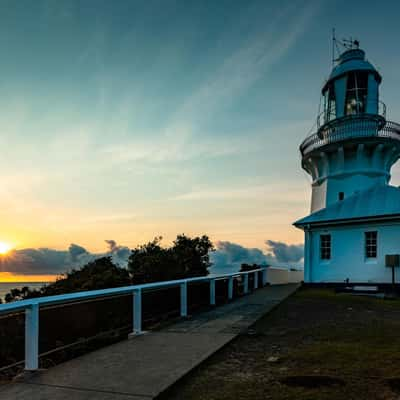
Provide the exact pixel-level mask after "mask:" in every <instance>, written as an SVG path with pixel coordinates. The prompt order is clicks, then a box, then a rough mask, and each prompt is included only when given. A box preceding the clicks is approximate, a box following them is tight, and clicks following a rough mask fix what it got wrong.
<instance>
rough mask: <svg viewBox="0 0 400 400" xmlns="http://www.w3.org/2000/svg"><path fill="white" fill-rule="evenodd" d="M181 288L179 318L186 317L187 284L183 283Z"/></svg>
mask: <svg viewBox="0 0 400 400" xmlns="http://www.w3.org/2000/svg"><path fill="white" fill-rule="evenodd" d="M180 287H181V317H187V282H183V283H181V285H180Z"/></svg>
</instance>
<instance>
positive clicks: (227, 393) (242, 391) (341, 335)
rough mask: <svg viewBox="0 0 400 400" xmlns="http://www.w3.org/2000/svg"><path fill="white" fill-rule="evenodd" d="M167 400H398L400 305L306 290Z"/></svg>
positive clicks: (214, 358) (175, 389)
mask: <svg viewBox="0 0 400 400" xmlns="http://www.w3.org/2000/svg"><path fill="white" fill-rule="evenodd" d="M271 357H276V358H277V360H276V361H275V362H271ZM163 398H165V399H193V400H200V399H210V400H212V399H273V400H281V399H297V400H303V399H317V400H318V399H399V398H400V301H399V300H384V299H377V298H372V297H361V296H352V295H349V294H335V293H334V291H332V290H328V289H302V290H300V291H298V292H297V293H296V294H295V295H293V296H291V297H290V298H289V299H287V300H286V301H285V302H283V303H282V304H281V305H279V307H277V308H276V309H275V310H274V311H273V312H271V313H270V314H268V315H266V316H265V317H263V318H262V319H261V320H259V321H258V322H257V323H256V324H255V325H254V326H253V329H252V330H250V331H249V332H248V334H243V335H241V336H239V337H238V338H237V339H235V340H234V341H233V342H232V343H231V344H230V345H228V346H227V347H225V348H224V349H222V350H221V351H220V352H218V353H217V354H215V355H214V356H212V357H211V358H210V359H209V360H208V361H206V362H205V363H203V364H202V365H201V366H200V367H199V368H197V369H196V370H195V371H193V372H192V373H191V374H189V375H188V376H187V377H185V378H184V379H183V380H182V381H180V382H179V383H178V384H177V385H175V386H174V387H173V388H172V390H170V391H169V392H168V393H166V394H165V395H164V396H163Z"/></svg>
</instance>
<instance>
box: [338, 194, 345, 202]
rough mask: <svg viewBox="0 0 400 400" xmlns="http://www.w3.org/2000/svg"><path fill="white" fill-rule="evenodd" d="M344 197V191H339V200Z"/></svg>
mask: <svg viewBox="0 0 400 400" xmlns="http://www.w3.org/2000/svg"><path fill="white" fill-rule="evenodd" d="M343 199H344V192H339V200H340V201H342V200H343Z"/></svg>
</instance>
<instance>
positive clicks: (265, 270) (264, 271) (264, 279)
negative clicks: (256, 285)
mask: <svg viewBox="0 0 400 400" xmlns="http://www.w3.org/2000/svg"><path fill="white" fill-rule="evenodd" d="M262 284H263V286H265V285H266V284H267V268H263V270H262Z"/></svg>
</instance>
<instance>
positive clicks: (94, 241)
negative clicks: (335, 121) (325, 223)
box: [0, 0, 400, 251]
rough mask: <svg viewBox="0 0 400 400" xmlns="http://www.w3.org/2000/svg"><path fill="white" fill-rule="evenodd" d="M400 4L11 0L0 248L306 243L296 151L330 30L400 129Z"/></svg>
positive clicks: (2, 46) (4, 43) (1, 141)
mask: <svg viewBox="0 0 400 400" xmlns="http://www.w3.org/2000/svg"><path fill="white" fill-rule="evenodd" d="M399 12H400V5H399V3H398V2H395V1H382V2H379V3H378V2H375V1H358V0H356V1H352V2H348V1H329V2H328V1H280V2H276V1H168V0H163V1H118V2H110V1H100V0H97V1H89V0H87V1H62V0H57V1H39V0H38V1H34V2H33V1H21V0H20V1H5V0H1V1H0V51H1V63H0V71H1V74H0V92H1V96H0V129H1V135H0V145H1V148H2V152H1V154H2V155H1V157H0V171H1V175H0V176H1V180H2V185H0V205H1V207H0V219H1V220H2V228H1V231H0V240H3V241H6V242H11V243H12V244H13V245H15V246H17V247H43V246H46V247H54V248H66V247H67V246H68V245H69V244H70V243H79V244H81V245H83V246H85V247H87V248H89V249H90V250H91V251H101V249H103V247H104V239H110V238H112V239H114V240H116V241H117V242H118V243H122V244H123V245H126V246H134V245H136V244H138V243H143V242H144V241H147V240H150V239H152V238H153V237H154V236H156V235H163V236H164V237H165V240H166V242H167V243H168V241H170V240H172V239H173V238H174V237H175V236H176V234H178V233H182V232H185V233H187V234H190V235H197V234H203V233H204V234H209V235H210V237H211V238H212V240H214V241H218V240H222V241H230V242H233V243H240V244H241V245H243V246H248V247H258V248H261V249H265V241H266V240H275V241H282V242H286V243H290V244H293V243H301V242H302V240H303V237H302V232H301V231H298V230H296V229H295V228H293V227H292V226H291V223H292V222H293V221H294V220H296V219H298V218H299V217H301V216H304V215H306V214H307V213H308V211H309V201H310V187H309V179H308V177H307V176H306V175H305V173H304V172H303V171H302V170H301V168H300V156H299V152H298V146H299V144H300V142H301V141H302V140H303V139H304V137H305V136H306V135H307V133H308V132H309V130H310V129H311V127H312V125H313V123H314V120H315V117H316V114H317V110H318V102H319V94H320V89H321V87H322V84H323V81H324V79H325V78H326V77H327V76H328V75H329V72H330V68H331V54H330V52H331V44H330V35H331V29H332V27H336V30H337V32H338V37H344V36H354V37H357V38H358V39H359V40H360V41H361V47H362V48H363V49H364V50H366V52H367V58H368V59H369V60H370V61H371V62H372V63H374V65H376V66H377V67H378V68H379V70H380V72H381V74H382V75H383V84H382V89H381V97H382V100H383V101H384V102H385V103H386V105H387V107H388V116H389V118H390V119H392V120H394V121H400V108H399V106H400V102H399V98H398V87H399V79H400V78H399V73H398V71H399V68H398V66H399V63H400V56H399V52H398V51H397V50H396V49H397V48H398V39H399V38H400V28H399V26H398V15H399ZM393 173H394V178H393V183H394V184H399V182H400V169H399V167H394V170H393Z"/></svg>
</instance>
